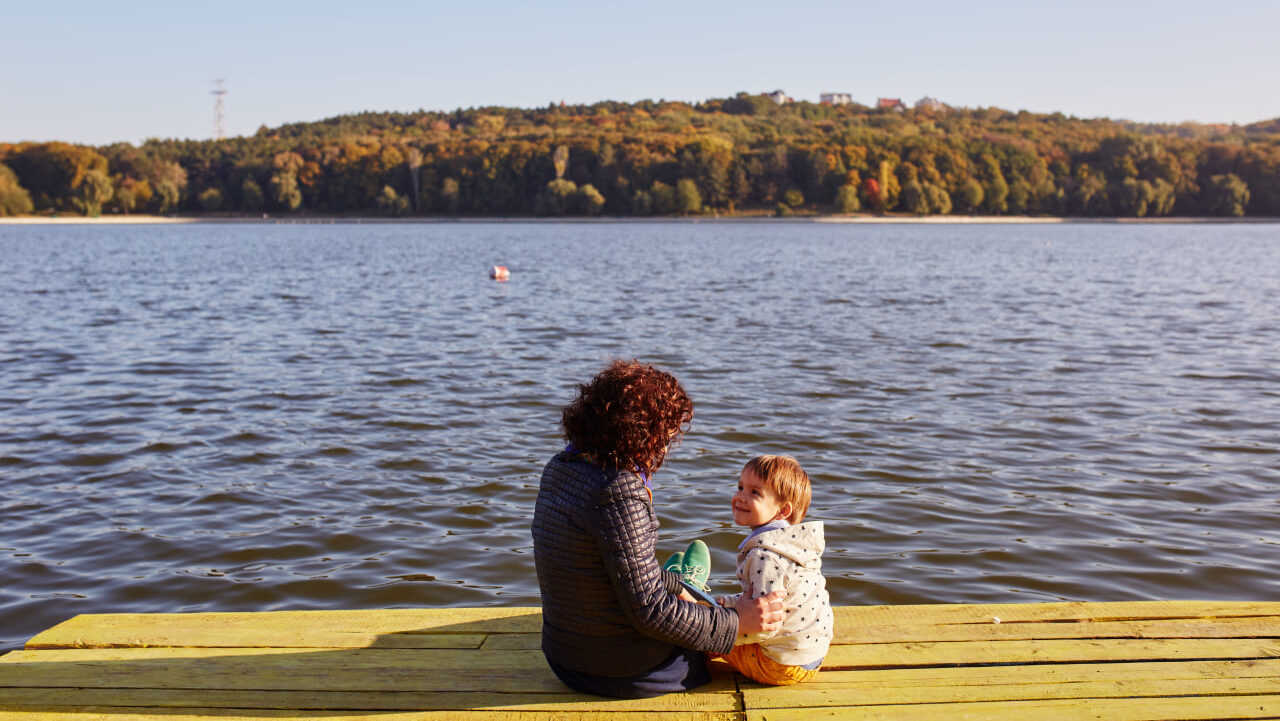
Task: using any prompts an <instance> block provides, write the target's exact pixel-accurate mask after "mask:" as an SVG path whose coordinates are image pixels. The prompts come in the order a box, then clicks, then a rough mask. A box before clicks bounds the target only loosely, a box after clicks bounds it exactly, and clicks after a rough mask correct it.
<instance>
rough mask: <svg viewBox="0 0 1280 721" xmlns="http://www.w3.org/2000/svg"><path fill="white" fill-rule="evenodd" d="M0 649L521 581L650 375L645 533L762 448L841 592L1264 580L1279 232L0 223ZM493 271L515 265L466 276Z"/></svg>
mask: <svg viewBox="0 0 1280 721" xmlns="http://www.w3.org/2000/svg"><path fill="white" fill-rule="evenodd" d="M0 253H2V254H3V260H0V264H2V266H0V267H3V271H4V272H3V273H2V274H0V473H2V474H3V478H4V482H3V485H2V486H0V499H2V502H0V648H13V647H15V646H18V645H20V644H21V643H22V642H24V641H25V640H26V639H27V638H29V637H30V636H31V635H33V634H35V633H36V632H38V631H40V630H42V629H44V628H46V627H48V626H50V625H52V624H54V623H57V622H59V621H61V620H63V619H65V618H68V617H70V616H72V615H74V614H78V613H99V612H135V611H136V612H144V611H146V612H150V611H161V612H177V611H242V610H276V609H324V608H379V607H405V606H485V605H513V606H514V605H532V604H536V603H537V601H538V593H537V582H536V579H535V577H534V571H533V562H532V556H531V554H530V549H531V540H530V537H529V523H530V513H531V509H532V505H533V499H534V496H535V493H536V490H537V482H538V476H539V472H540V470H541V467H542V465H543V463H545V461H546V460H547V458H549V457H550V455H551V454H552V453H554V452H555V451H556V450H558V448H559V447H560V445H561V443H562V442H561V440H560V438H559V434H558V429H557V423H558V421H559V412H560V408H561V406H563V404H564V403H566V402H567V401H568V400H569V399H570V398H571V397H572V395H573V393H574V390H575V384H576V383H580V382H583V381H585V380H587V379H588V378H589V377H590V376H591V375H592V374H594V373H595V372H596V371H597V370H598V369H600V368H601V367H603V365H604V364H605V363H606V362H607V361H608V360H609V359H610V358H613V357H622V358H633V357H634V358H639V359H641V360H644V361H647V362H651V363H654V364H656V365H659V366H660V367H663V368H665V369H668V370H670V371H672V372H673V373H675V374H676V375H677V376H678V377H679V378H680V379H681V381H682V382H683V383H684V385H685V387H686V389H687V390H688V391H689V394H690V396H691V397H692V398H693V400H694V404H695V415H694V420H693V424H692V428H691V431H690V433H689V434H688V436H687V437H686V438H685V439H684V441H683V442H682V443H681V444H680V445H679V446H677V447H676V448H675V449H674V450H673V452H672V455H671V456H670V458H669V460H668V463H667V465H666V466H664V467H663V469H662V470H661V471H659V473H658V474H657V475H656V476H655V478H654V497H655V502H656V507H657V510H658V515H659V517H660V519H661V520H662V524H663V525H662V537H661V538H662V542H661V548H662V550H663V551H664V553H665V552H670V551H675V550H677V549H678V548H680V547H683V545H684V544H685V543H687V542H688V540H690V539H692V538H694V537H701V538H703V539H705V540H706V541H707V543H708V544H709V545H710V546H711V548H712V553H713V568H712V581H713V583H712V585H713V587H714V588H715V590H717V591H722V592H723V591H729V590H732V589H733V587H734V584H735V581H734V578H733V569H734V551H735V547H736V545H737V543H738V541H739V540H740V538H741V536H742V533H743V530H742V529H740V528H737V527H734V526H733V525H732V521H731V518H730V514H729V497H730V494H731V493H732V491H733V489H734V486H735V484H736V480H737V474H738V471H739V470H740V469H741V467H742V464H743V463H744V462H746V461H747V460H748V459H749V458H750V457H752V456H753V455H756V454H760V453H789V454H791V455H794V456H795V457H796V458H797V459H799V460H800V462H801V464H802V465H803V466H804V467H805V468H806V469H807V470H808V471H809V473H810V475H811V476H812V478H813V481H814V484H815V485H814V502H813V506H812V508H811V510H810V515H809V518H810V520H823V521H825V522H826V529H827V551H826V554H825V556H824V561H825V572H826V575H827V578H828V584H829V588H830V591H831V595H832V600H833V602H834V603H837V604H885V603H925V602H1031V601H1053V600H1063V599H1069V600H1090V601H1119V600H1141V599H1224V600H1225V599H1233V600H1249V599H1259V600H1261V599H1274V598H1275V597H1277V595H1280V523H1278V522H1277V521H1278V520H1280V494H1278V493H1277V486H1278V485H1280V455H1278V453H1280V450H1278V449H1280V313H1277V309H1280V225H1274V224H1238V225H1237V224H1204V225H1197V224H1149V225H1147V224H1061V225H1016V224H1015V225H910V224H901V225H866V224H847V225H836V224H812V223H774V222H767V221H762V222H751V223H709V222H704V223H635V224H631V223H564V224H557V223H437V224H337V225H323V224H317V225H302V224H294V225H287V224H286V225H269V224H199V225H156V226H127V225H126V226H122V225H110V226H0ZM495 264H503V265H506V266H508V267H509V268H510V269H511V279H510V282H507V283H497V282H494V281H492V280H490V279H489V278H488V269H489V267H490V266H492V265H495Z"/></svg>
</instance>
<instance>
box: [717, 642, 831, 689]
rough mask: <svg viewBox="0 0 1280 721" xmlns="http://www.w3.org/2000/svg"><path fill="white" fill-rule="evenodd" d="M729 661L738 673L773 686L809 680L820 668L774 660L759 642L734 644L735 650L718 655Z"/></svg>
mask: <svg viewBox="0 0 1280 721" xmlns="http://www.w3.org/2000/svg"><path fill="white" fill-rule="evenodd" d="M717 658H723V659H724V660H725V661H728V662H729V665H730V666H733V668H734V669H735V670H737V671H738V673H741V674H742V675H743V676H746V677H747V678H749V679H751V680H752V681H756V682H757V683H767V684H769V685H771V686H790V685H792V684H796V683H801V682H803V681H808V680H810V679H812V678H813V677H814V676H817V675H818V669H816V668H815V669H808V668H801V667H799V666H786V665H783V664H780V663H778V662H777V661H774V660H773V659H771V658H769V657H768V656H766V655H764V651H763V650H762V649H761V648H760V644H758V643H748V644H743V645H741V646H734V647H733V650H732V651H730V652H729V653H728V654H726V655H724V656H717Z"/></svg>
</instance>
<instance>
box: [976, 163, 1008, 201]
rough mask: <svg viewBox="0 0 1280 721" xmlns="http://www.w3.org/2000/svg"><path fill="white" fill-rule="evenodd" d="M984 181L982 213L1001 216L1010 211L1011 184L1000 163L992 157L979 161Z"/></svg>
mask: <svg viewBox="0 0 1280 721" xmlns="http://www.w3.org/2000/svg"><path fill="white" fill-rule="evenodd" d="M979 169H980V173H981V175H980V177H981V179H982V211H983V212H984V213H988V214H991V215H999V214H1000V213H1003V212H1005V211H1007V210H1008V209H1009V205H1008V198H1009V183H1008V181H1006V180H1005V178H1004V173H1003V172H1001V170H1000V163H999V162H998V161H997V160H996V159H995V158H994V157H992V156H991V155H983V156H982V157H981V158H980V159H979Z"/></svg>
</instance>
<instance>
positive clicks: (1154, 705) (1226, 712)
mask: <svg viewBox="0 0 1280 721" xmlns="http://www.w3.org/2000/svg"><path fill="white" fill-rule="evenodd" d="M1277 717H1280V697H1277V696H1213V697H1185V698H1156V699H1152V698H1134V699H1091V700H1088V701H1080V700H1054V701H995V702H980V703H940V704H909V705H902V706H863V707H854V706H845V707H841V708H823V709H755V710H752V709H748V710H747V719H748V721H814V720H815V719H850V720H853V721H902V720H903V719H910V720H911V721H1154V720H1156V719H1159V720H1160V721H1201V720H1203V719H1269V718H1277Z"/></svg>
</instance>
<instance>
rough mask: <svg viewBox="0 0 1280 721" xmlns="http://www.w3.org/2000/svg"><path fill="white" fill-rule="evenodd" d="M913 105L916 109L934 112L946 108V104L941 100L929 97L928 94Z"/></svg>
mask: <svg viewBox="0 0 1280 721" xmlns="http://www.w3.org/2000/svg"><path fill="white" fill-rule="evenodd" d="M915 107H916V110H929V111H932V112H935V113H937V112H942V111H943V110H946V109H947V106H946V105H943V103H942V101H941V100H938V99H937V98H931V97H929V96H928V95H926V96H924V97H923V98H920V99H919V100H917V101H916V106H915Z"/></svg>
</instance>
